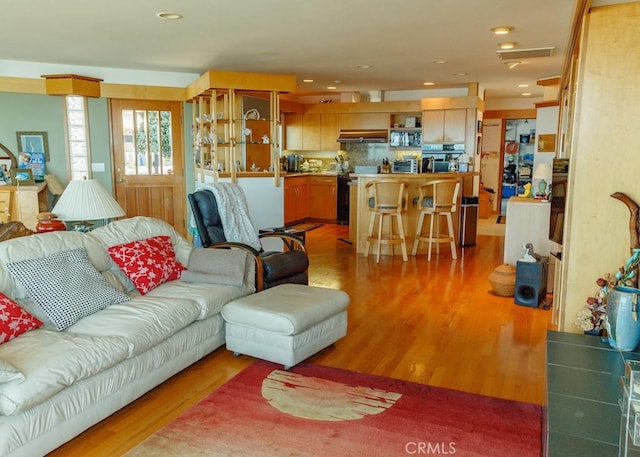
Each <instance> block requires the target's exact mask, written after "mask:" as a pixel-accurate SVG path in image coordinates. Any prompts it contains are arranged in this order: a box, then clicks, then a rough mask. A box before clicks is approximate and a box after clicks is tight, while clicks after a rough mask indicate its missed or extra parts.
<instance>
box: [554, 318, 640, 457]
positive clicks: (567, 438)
mask: <svg viewBox="0 0 640 457" xmlns="http://www.w3.org/2000/svg"><path fill="white" fill-rule="evenodd" d="M625 360H640V353H639V352H618V351H616V350H614V349H612V348H611V347H610V346H609V344H608V343H607V341H606V339H603V338H601V337H598V336H591V335H579V334H574V333H564V332H555V331H549V332H547V415H546V418H547V423H546V425H547V427H548V429H547V451H548V453H547V454H546V455H548V456H549V457H556V456H557V457H571V456H580V457H582V456H584V457H591V456H598V457H608V456H617V455H618V443H619V439H620V417H621V411H620V407H619V405H618V399H619V396H620V388H621V387H620V377H621V376H622V375H623V374H624V363H625V362H624V361H625ZM627 455H628V456H631V457H640V448H633V449H630V451H629V452H628V453H627Z"/></svg>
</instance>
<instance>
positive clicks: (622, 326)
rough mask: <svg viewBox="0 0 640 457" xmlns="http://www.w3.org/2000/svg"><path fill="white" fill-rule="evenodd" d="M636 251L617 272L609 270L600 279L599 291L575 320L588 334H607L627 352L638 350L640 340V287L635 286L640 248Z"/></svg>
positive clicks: (598, 281) (613, 343)
mask: <svg viewBox="0 0 640 457" xmlns="http://www.w3.org/2000/svg"><path fill="white" fill-rule="evenodd" d="M632 252H633V254H632V255H631V257H629V259H628V260H627V262H626V263H625V264H624V266H621V267H620V268H619V269H618V271H617V272H616V273H615V274H609V273H607V274H605V275H604V276H603V277H601V278H598V280H597V281H596V284H597V286H598V288H597V290H596V292H595V294H593V296H590V297H587V302H586V304H585V305H584V306H583V307H582V308H581V309H580V310H579V311H578V313H577V315H576V321H575V325H576V326H577V327H578V328H580V329H581V330H582V331H583V332H584V333H586V334H589V335H606V336H607V339H608V341H609V344H610V345H611V346H612V347H613V348H615V349H619V350H624V351H631V350H633V349H635V347H636V346H637V345H638V343H639V342H640V321H639V320H638V309H637V302H638V296H639V295H640V290H638V289H637V288H635V287H633V286H634V285H636V284H637V282H636V281H637V276H636V274H637V273H636V272H637V269H638V265H639V264H640V249H633V250H632ZM631 346H633V347H631ZM623 348H624V349H623Z"/></svg>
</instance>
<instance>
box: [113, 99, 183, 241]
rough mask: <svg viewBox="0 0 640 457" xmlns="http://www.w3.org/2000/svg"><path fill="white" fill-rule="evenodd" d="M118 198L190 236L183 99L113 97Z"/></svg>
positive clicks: (132, 210) (131, 210) (131, 212)
mask: <svg viewBox="0 0 640 457" xmlns="http://www.w3.org/2000/svg"><path fill="white" fill-rule="evenodd" d="M110 112H111V128H112V141H113V152H114V163H115V190H116V200H117V201H118V203H120V205H121V206H122V208H124V210H125V212H126V213H127V217H133V216H150V217H155V218H157V219H162V220H163V221H166V222H167V223H169V224H171V225H172V226H173V227H174V228H175V229H176V230H177V231H178V232H179V233H181V234H182V235H186V224H185V217H186V216H185V207H184V206H185V205H184V201H185V190H184V163H183V157H184V154H183V150H182V145H183V144H184V142H183V138H182V118H183V112H182V104H181V103H180V102H165V101H139V100H111V101H110Z"/></svg>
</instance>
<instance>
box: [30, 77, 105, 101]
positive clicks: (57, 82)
mask: <svg viewBox="0 0 640 457" xmlns="http://www.w3.org/2000/svg"><path fill="white" fill-rule="evenodd" d="M42 78H44V79H45V87H46V90H47V94H48V95H84V96H85V97H95V98H100V83H101V82H102V79H99V78H91V77H89V76H80V75H72V74H64V75H42Z"/></svg>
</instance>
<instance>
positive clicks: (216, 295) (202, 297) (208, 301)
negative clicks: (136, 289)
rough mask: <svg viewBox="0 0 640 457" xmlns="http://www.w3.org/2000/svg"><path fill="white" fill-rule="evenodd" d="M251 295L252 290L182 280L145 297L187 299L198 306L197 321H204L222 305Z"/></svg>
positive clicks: (219, 309) (168, 284)
mask: <svg viewBox="0 0 640 457" xmlns="http://www.w3.org/2000/svg"><path fill="white" fill-rule="evenodd" d="M251 293H253V290H252V289H243V288H240V287H234V286H228V285H223V284H209V283H188V282H184V281H183V280H182V279H180V281H172V282H167V283H165V284H162V285H161V286H159V287H157V288H155V289H153V290H152V291H151V292H149V293H148V294H147V295H145V296H147V297H165V298H187V299H189V300H192V301H193V302H194V303H197V304H198V307H199V309H200V315H199V316H198V319H199V320H201V319H206V318H208V317H211V316H213V315H215V314H218V313H219V312H220V311H221V310H222V307H223V306H224V305H226V304H227V303H229V302H230V301H232V300H235V299H237V298H240V297H244V296H245V295H248V294H251Z"/></svg>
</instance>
